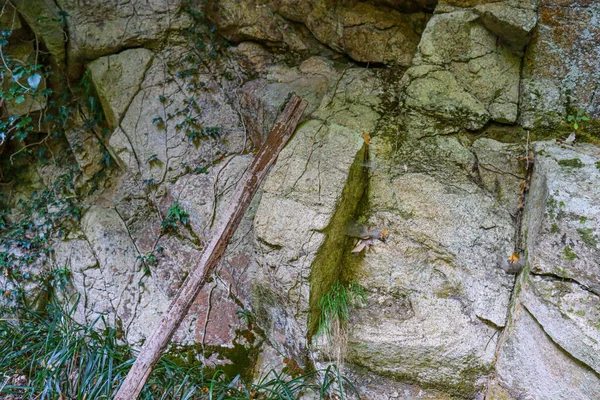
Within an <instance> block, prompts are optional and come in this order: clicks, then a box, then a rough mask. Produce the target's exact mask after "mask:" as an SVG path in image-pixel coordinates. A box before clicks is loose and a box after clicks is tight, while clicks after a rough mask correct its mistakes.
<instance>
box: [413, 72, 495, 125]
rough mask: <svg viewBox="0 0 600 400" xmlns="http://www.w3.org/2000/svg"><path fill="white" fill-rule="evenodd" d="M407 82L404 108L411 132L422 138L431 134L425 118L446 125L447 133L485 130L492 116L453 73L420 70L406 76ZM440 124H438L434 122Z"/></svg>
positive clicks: (429, 123) (428, 122)
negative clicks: (460, 130)
mask: <svg viewBox="0 0 600 400" xmlns="http://www.w3.org/2000/svg"><path fill="white" fill-rule="evenodd" d="M403 80H404V81H408V83H407V86H406V88H405V89H404V97H405V102H404V105H405V107H406V108H407V109H408V110H409V112H413V114H409V117H407V124H408V125H409V132H416V133H418V134H420V135H423V134H424V133H428V132H429V126H431V125H433V124H432V123H431V122H430V120H428V119H426V117H421V116H429V117H433V118H435V119H436V121H443V124H445V125H443V126H444V127H445V128H446V129H450V130H451V129H453V128H455V127H456V128H466V129H479V128H482V127H483V126H484V125H485V124H486V122H487V121H488V120H489V118H490V115H489V112H488V111H487V110H486V108H485V105H484V104H482V103H481V102H480V101H479V100H478V99H476V98H475V97H473V96H472V95H471V94H469V93H468V92H467V91H466V90H464V89H463V88H462V87H461V86H460V85H459V84H458V82H457V80H456V77H455V76H454V75H453V74H452V73H451V72H450V71H446V70H444V69H442V68H440V67H435V66H428V65H423V66H418V67H413V68H411V69H409V70H408V71H407V72H406V75H405V77H404V78H403ZM435 124H438V122H435Z"/></svg>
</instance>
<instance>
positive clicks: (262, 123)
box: [239, 57, 337, 147]
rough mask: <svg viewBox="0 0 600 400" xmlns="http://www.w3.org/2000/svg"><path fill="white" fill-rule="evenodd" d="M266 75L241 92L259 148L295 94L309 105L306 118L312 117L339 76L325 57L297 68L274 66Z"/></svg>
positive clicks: (312, 59) (241, 101)
mask: <svg viewBox="0 0 600 400" xmlns="http://www.w3.org/2000/svg"><path fill="white" fill-rule="evenodd" d="M265 72H266V74H265V75H264V78H258V79H255V80H252V81H250V82H248V83H246V84H245V85H244V86H243V87H241V88H240V90H239V94H240V104H241V106H242V110H243V111H242V112H243V114H244V122H245V125H246V128H247V130H248V132H249V134H250V138H251V140H252V142H253V143H254V145H255V146H256V147H258V146H259V145H260V144H261V143H262V142H263V141H264V140H265V139H266V136H267V134H268V133H269V131H270V130H271V128H272V127H273V124H274V123H275V120H276V119H277V116H278V115H279V113H280V107H281V105H282V104H284V103H285V101H286V100H287V99H288V98H289V96H290V94H291V93H295V94H297V95H298V96H300V97H301V98H303V99H304V100H306V101H307V102H308V106H307V109H306V111H305V115H310V114H311V113H312V112H314V111H315V110H316V109H317V108H318V107H319V104H320V103H321V99H322V98H323V96H324V95H325V92H327V89H328V87H329V83H330V80H331V79H332V77H334V76H337V71H335V69H334V67H333V66H332V65H331V63H329V62H327V61H326V60H325V59H323V58H321V57H310V58H308V59H307V60H305V61H304V62H303V63H302V64H300V65H299V66H298V67H297V68H288V67H284V66H273V67H270V68H268V69H266V71H265Z"/></svg>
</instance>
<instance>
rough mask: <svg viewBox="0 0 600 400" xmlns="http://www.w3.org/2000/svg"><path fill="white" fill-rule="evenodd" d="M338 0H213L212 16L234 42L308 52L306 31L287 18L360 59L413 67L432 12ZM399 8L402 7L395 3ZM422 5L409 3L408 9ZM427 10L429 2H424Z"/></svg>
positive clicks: (335, 47) (334, 48)
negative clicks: (303, 0) (412, 11)
mask: <svg viewBox="0 0 600 400" xmlns="http://www.w3.org/2000/svg"><path fill="white" fill-rule="evenodd" d="M388 3H394V2H379V4H380V5H381V4H383V7H381V6H379V7H378V6H375V5H373V4H370V3H364V2H358V1H350V2H338V1H336V0H310V1H306V2H298V1H293V0H276V1H272V2H264V1H244V2H238V1H230V0H212V1H211V2H209V5H208V7H207V8H208V17H209V18H210V19H211V20H213V21H214V22H215V23H216V24H217V25H218V26H219V29H220V30H221V32H222V33H223V35H224V36H225V37H227V38H228V39H229V40H232V41H243V40H259V41H262V42H265V43H267V44H269V45H272V46H285V47H288V48H290V49H293V50H296V51H306V50H309V46H307V45H306V42H307V41H308V40H309V39H308V38H306V36H307V35H306V33H303V32H302V29H301V28H299V27H297V26H295V25H294V24H290V23H289V22H288V20H291V21H295V22H298V23H302V24H304V25H305V26H306V27H307V28H308V30H309V31H310V33H309V34H308V35H311V34H312V35H314V37H315V38H316V39H317V40H318V41H319V42H321V43H322V44H324V45H326V46H328V47H330V48H331V49H333V50H335V51H339V52H342V53H345V54H347V55H348V56H349V57H351V58H352V59H353V60H356V61H360V62H365V63H368V62H371V63H385V64H390V65H402V66H408V65H410V62H411V60H412V57H413V55H414V51H415V49H416V47H417V44H418V42H419V36H418V35H419V33H420V32H421V31H422V29H423V27H424V24H425V22H426V21H427V16H426V15H425V14H423V13H413V14H403V13H400V12H398V11H396V10H394V9H390V8H388V7H385V6H392V7H393V6H394V5H393V4H388ZM396 6H398V5H397V4H396ZM420 6H421V5H419V4H414V5H409V6H408V8H409V9H413V8H420ZM422 6H423V7H424V8H427V7H426V6H425V4H423V5H422Z"/></svg>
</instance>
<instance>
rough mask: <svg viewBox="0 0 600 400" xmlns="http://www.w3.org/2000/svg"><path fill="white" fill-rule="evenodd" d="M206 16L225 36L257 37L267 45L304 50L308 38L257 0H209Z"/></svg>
mask: <svg viewBox="0 0 600 400" xmlns="http://www.w3.org/2000/svg"><path fill="white" fill-rule="evenodd" d="M207 17H208V18H209V19H210V20H211V21H213V22H214V23H215V24H217V26H218V27H219V32H220V33H221V34H222V35H223V36H225V37H226V38H227V39H228V40H231V41H233V42H241V41H246V40H253V41H259V42H262V43H264V44H266V45H267V46H275V47H288V48H290V49H292V50H295V51H308V50H309V44H308V43H306V42H307V41H308V39H307V38H306V37H305V35H303V33H302V30H301V29H300V28H299V27H297V26H294V25H293V24H290V23H289V22H288V21H286V20H285V19H283V18H282V17H281V16H280V15H278V14H277V13H275V12H274V10H273V9H272V8H271V7H269V5H268V3H266V2H264V1H261V0H250V1H235V0H211V1H210V2H209V3H208V5H207Z"/></svg>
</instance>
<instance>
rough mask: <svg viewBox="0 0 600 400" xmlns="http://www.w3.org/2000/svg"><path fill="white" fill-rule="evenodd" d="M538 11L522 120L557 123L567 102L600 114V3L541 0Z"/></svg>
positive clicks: (526, 64)
mask: <svg viewBox="0 0 600 400" xmlns="http://www.w3.org/2000/svg"><path fill="white" fill-rule="evenodd" d="M539 15H540V20H539V24H538V29H537V30H536V31H535V33H534V35H533V39H532V42H531V44H530V45H529V47H528V49H527V53H526V56H525V60H524V67H523V79H522V82H521V85H522V92H523V104H522V110H521V118H520V123H521V124H522V125H523V126H524V127H527V128H533V127H554V126H557V125H558V124H560V123H561V122H564V121H565V120H566V117H567V114H568V113H569V112H573V111H572V110H568V109H567V105H569V106H570V107H571V108H572V109H574V110H577V109H583V110H586V111H587V113H588V114H589V115H590V116H591V117H593V118H599V117H600V94H599V91H600V86H598V85H597V82H598V81H599V80H600V72H599V71H598V68H597V60H598V59H599V58H600V45H599V43H600V23H599V22H598V21H600V4H599V3H598V2H593V1H587V0H581V1H562V0H545V1H542V2H541V3H540V9H539Z"/></svg>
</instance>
